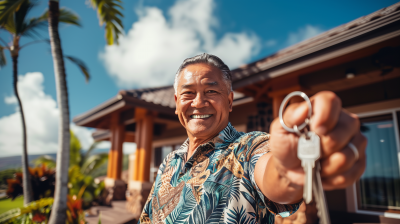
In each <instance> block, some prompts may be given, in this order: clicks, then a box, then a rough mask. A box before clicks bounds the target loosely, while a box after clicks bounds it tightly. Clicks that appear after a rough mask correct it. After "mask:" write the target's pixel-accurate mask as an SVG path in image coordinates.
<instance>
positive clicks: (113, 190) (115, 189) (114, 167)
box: [104, 113, 127, 204]
mask: <svg viewBox="0 0 400 224" xmlns="http://www.w3.org/2000/svg"><path fill="white" fill-rule="evenodd" d="M124 138H125V126H124V124H121V123H120V117H119V113H114V114H112V115H111V149H110V152H109V154H108V167H107V178H106V179H105V180H104V184H105V188H106V190H107V191H108V196H107V199H106V203H107V204H110V203H111V201H112V200H124V199H125V192H126V186H127V185H126V183H125V182H124V181H123V180H121V172H122V158H123V151H122V146H123V143H124Z"/></svg>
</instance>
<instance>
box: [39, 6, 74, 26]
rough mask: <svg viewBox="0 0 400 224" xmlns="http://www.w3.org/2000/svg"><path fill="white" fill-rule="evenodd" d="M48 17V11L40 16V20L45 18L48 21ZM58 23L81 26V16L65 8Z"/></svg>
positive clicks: (62, 9) (61, 11)
mask: <svg viewBox="0 0 400 224" xmlns="http://www.w3.org/2000/svg"><path fill="white" fill-rule="evenodd" d="M48 17H49V11H47V10H46V11H45V12H44V13H43V14H42V15H41V16H40V18H44V19H46V20H47V18H48ZM58 21H59V22H60V23H66V24H71V25H77V26H81V22H80V20H79V16H78V15H77V14H76V13H75V12H73V11H72V10H70V9H68V8H65V7H63V8H61V9H60V15H59V16H58Z"/></svg>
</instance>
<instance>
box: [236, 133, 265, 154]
mask: <svg viewBox="0 0 400 224" xmlns="http://www.w3.org/2000/svg"><path fill="white" fill-rule="evenodd" d="M269 138H270V135H269V134H268V133H265V132H261V131H253V132H248V133H243V132H242V135H241V136H240V137H239V138H238V139H236V141H235V143H234V144H233V145H234V146H233V148H234V153H235V154H236V155H245V157H246V158H247V159H246V160H249V159H250V158H251V157H253V156H254V155H257V154H264V153H266V152H268V151H269Z"/></svg>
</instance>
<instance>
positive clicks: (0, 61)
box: [0, 45, 7, 68]
mask: <svg viewBox="0 0 400 224" xmlns="http://www.w3.org/2000/svg"><path fill="white" fill-rule="evenodd" d="M6 64H7V60H6V55H5V54H4V47H3V46H1V45H0V68H1V67H3V66H5V65H6Z"/></svg>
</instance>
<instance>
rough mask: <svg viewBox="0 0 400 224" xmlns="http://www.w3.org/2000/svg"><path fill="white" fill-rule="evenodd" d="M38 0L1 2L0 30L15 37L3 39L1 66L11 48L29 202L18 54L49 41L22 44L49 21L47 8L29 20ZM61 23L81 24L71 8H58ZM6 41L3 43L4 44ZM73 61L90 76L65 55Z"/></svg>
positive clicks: (27, 191) (25, 199)
mask: <svg viewBox="0 0 400 224" xmlns="http://www.w3.org/2000/svg"><path fill="white" fill-rule="evenodd" d="M36 5H37V4H36V1H30V0H2V1H0V29H4V30H6V31H7V32H8V33H10V34H11V36H12V42H11V43H7V42H6V41H4V40H3V39H0V41H1V44H0V68H1V67H2V66H5V65H6V63H7V61H6V57H5V54H4V50H9V51H10V54H11V58H12V62H13V89H14V94H15V97H16V98H17V102H18V106H19V109H20V115H21V123H22V146H23V150H22V172H23V173H24V174H25V175H23V178H24V181H23V184H24V187H23V191H24V195H25V197H24V203H25V204H27V203H29V202H31V201H32V200H33V198H32V195H33V193H32V187H31V186H30V185H29V184H30V181H29V179H30V176H29V172H28V168H29V161H28V148H27V131H26V122H25V115H24V110H23V106H22V102H21V99H20V96H19V92H18V57H19V53H20V51H21V50H22V49H23V48H24V47H26V46H28V45H30V44H34V43H38V42H48V40H44V39H42V40H35V41H32V42H30V43H27V44H25V45H22V46H20V44H19V43H20V39H21V37H30V38H33V37H34V36H38V30H39V29H40V28H45V27H46V24H47V18H48V12H47V11H45V12H44V13H43V14H42V15H41V16H39V17H33V18H30V19H27V18H26V17H27V14H28V13H29V12H30V11H31V10H32V8H33V7H35V6H36ZM59 22H63V23H68V24H75V25H79V22H78V17H77V16H76V15H75V14H73V13H72V12H71V11H69V10H67V9H61V10H60V11H59ZM3 44H4V46H3ZM66 58H67V59H69V60H70V61H71V62H73V63H74V64H77V65H78V67H79V68H80V69H81V70H82V72H83V73H84V75H85V76H86V79H87V80H88V78H89V73H88V71H87V68H86V66H85V65H84V63H83V62H82V61H80V60H79V59H77V58H74V57H72V56H66Z"/></svg>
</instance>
